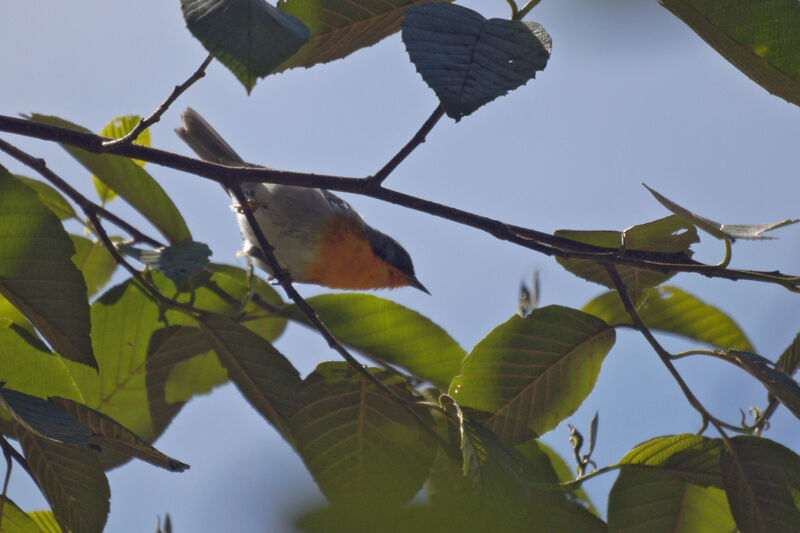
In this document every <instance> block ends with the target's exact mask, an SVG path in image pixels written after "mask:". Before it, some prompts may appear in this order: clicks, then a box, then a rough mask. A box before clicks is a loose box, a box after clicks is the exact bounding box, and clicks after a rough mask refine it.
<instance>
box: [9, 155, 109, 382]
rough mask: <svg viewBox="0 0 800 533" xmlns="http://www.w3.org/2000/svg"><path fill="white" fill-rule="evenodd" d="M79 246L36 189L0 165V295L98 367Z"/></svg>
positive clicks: (66, 350)
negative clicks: (76, 261) (77, 262)
mask: <svg viewBox="0 0 800 533" xmlns="http://www.w3.org/2000/svg"><path fill="white" fill-rule="evenodd" d="M74 253H75V249H74V247H73V245H72V242H71V241H70V239H69V236H68V235H67V233H66V232H65V231H64V228H63V227H62V226H61V222H60V221H59V220H58V218H57V217H56V216H55V215H54V214H53V212H52V211H50V210H49V209H48V208H47V207H45V206H44V205H43V204H42V202H41V201H40V200H39V197H38V196H37V195H36V193H35V192H34V191H33V190H32V189H31V188H30V187H28V186H27V185H24V184H22V183H21V182H20V181H18V180H17V179H16V178H14V177H13V176H12V175H11V174H9V173H8V171H7V170H6V169H5V168H3V167H0V294H2V295H3V296H4V297H5V298H6V299H8V301H9V302H11V303H12V304H13V305H14V306H15V307H16V308H17V309H18V310H19V311H21V312H22V313H23V314H24V315H25V317H26V318H27V319H28V320H30V321H31V323H32V324H33V325H34V326H36V329H38V330H39V332H40V333H41V334H42V336H44V338H45V339H47V341H48V342H49V343H50V345H51V346H53V348H54V349H55V350H56V351H57V352H59V353H60V354H61V355H63V356H64V357H67V358H69V359H72V360H73V361H77V362H80V363H83V364H85V365H89V366H93V367H96V366H97V363H96V362H95V358H94V355H93V353H92V346H91V341H90V340H89V328H90V322H89V302H88V301H87V297H86V284H85V283H84V281H83V276H82V275H81V273H80V272H79V271H78V269H77V268H76V267H75V265H74V264H73V263H72V261H71V259H70V258H71V257H72V255H73V254H74Z"/></svg>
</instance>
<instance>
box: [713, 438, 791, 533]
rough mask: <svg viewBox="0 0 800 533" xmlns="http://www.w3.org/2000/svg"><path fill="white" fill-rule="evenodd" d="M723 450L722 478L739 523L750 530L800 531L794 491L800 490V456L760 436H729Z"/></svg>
mask: <svg viewBox="0 0 800 533" xmlns="http://www.w3.org/2000/svg"><path fill="white" fill-rule="evenodd" d="M730 444H731V447H732V449H730V450H729V449H728V448H725V449H724V450H723V451H722V457H721V458H720V465H721V470H722V479H723V480H724V481H725V487H726V489H727V492H728V503H729V504H730V506H731V511H732V512H733V516H734V518H736V524H737V525H738V526H739V529H740V530H741V531H744V532H746V533H750V532H752V531H755V532H759V533H779V532H787V533H788V532H791V531H797V525H798V524H800V509H798V507H797V505H796V503H795V501H794V499H793V497H792V492H793V491H795V493H796V491H798V490H800V456H798V455H797V454H796V453H794V452H793V451H792V450H790V449H788V448H786V447H784V446H781V445H780V444H778V443H777V442H773V441H771V440H769V439H764V438H760V437H749V436H737V437H733V438H732V439H730Z"/></svg>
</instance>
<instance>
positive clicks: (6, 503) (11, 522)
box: [0, 496, 42, 533]
mask: <svg viewBox="0 0 800 533" xmlns="http://www.w3.org/2000/svg"><path fill="white" fill-rule="evenodd" d="M0 509H2V519H3V528H2V529H0V531H2V533H42V530H41V529H39V526H38V525H36V522H35V521H34V520H33V518H31V517H30V516H28V515H27V514H26V513H25V511H23V510H22V509H20V508H19V507H17V504H16V503H14V502H13V501H11V500H9V499H8V498H6V497H5V496H0Z"/></svg>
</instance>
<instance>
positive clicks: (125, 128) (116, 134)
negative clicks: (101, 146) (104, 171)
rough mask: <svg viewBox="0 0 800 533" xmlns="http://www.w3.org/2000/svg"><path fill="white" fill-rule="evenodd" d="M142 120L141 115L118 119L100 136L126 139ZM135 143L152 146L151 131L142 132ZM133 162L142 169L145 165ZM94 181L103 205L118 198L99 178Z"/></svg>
mask: <svg viewBox="0 0 800 533" xmlns="http://www.w3.org/2000/svg"><path fill="white" fill-rule="evenodd" d="M141 118H142V117H140V116H139V115H125V116H122V117H117V118H115V119H114V120H112V121H111V122H109V123H108V125H106V127H105V128H103V130H102V131H101V132H100V135H102V136H103V137H110V138H112V139H120V138H122V137H125V136H126V135H127V134H128V133H130V132H131V131H133V128H135V127H136V125H137V124H138V123H139V121H140V120H141ZM133 142H134V143H135V144H140V145H142V146H150V130H149V129H146V130H144V131H143V132H141V133H140V134H139V136H138V137H136V140H135V141H133ZM131 161H133V162H134V163H136V164H137V165H139V166H142V167H143V166H144V165H145V162H144V161H140V160H138V159H132V160H131ZM93 181H94V188H95V190H96V191H97V196H99V197H100V201H101V202H102V203H103V204H107V203H108V202H110V201H111V200H114V199H115V198H116V197H117V193H115V192H114V191H113V190H112V189H111V188H109V186H108V185H106V184H105V183H103V182H102V181H101V180H100V179H98V178H97V176H94V177H93Z"/></svg>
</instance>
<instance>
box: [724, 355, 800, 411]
mask: <svg viewBox="0 0 800 533" xmlns="http://www.w3.org/2000/svg"><path fill="white" fill-rule="evenodd" d="M723 355H725V356H726V358H727V359H728V360H730V361H732V362H734V363H735V364H736V365H737V366H738V367H739V368H741V369H743V370H744V371H746V372H747V373H748V374H750V375H751V376H753V377H754V378H756V379H757V380H758V381H760V382H761V384H762V385H764V387H766V389H767V390H768V391H769V392H770V394H771V395H772V396H774V397H775V398H777V399H779V400H780V401H781V403H782V404H783V405H785V406H786V408H787V409H789V410H790V411H791V412H792V414H794V416H796V417H797V418H798V419H800V384H798V383H797V382H796V381H795V380H793V379H792V378H791V376H789V375H788V374H786V373H785V372H784V371H783V370H781V369H780V368H776V367H775V364H774V363H773V362H772V361H770V360H769V359H767V358H765V357H762V356H760V355H758V354H754V353H750V352H744V351H738V350H726V351H725V352H723Z"/></svg>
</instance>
